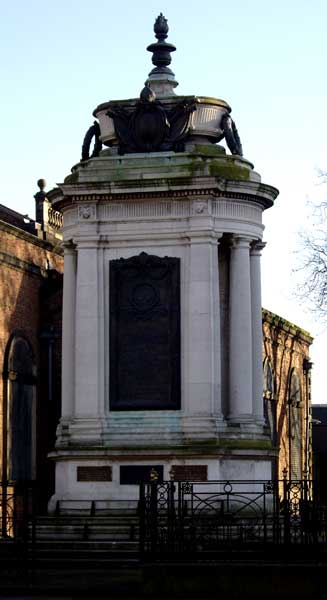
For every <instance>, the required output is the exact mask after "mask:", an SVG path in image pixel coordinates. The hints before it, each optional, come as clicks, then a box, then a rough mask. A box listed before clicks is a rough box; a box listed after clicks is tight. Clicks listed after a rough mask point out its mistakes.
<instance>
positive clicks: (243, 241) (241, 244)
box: [231, 233, 253, 249]
mask: <svg viewBox="0 0 327 600" xmlns="http://www.w3.org/2000/svg"><path fill="white" fill-rule="evenodd" d="M252 242H253V237H251V236H249V235H243V234H241V233H240V234H238V233H234V234H233V235H232V238H231V247H232V248H247V249H249V248H250V244H251V243H252Z"/></svg>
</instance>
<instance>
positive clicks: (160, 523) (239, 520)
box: [139, 479, 327, 559]
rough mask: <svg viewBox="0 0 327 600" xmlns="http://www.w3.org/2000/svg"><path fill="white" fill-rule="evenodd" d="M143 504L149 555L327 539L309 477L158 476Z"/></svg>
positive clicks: (325, 515)
mask: <svg viewBox="0 0 327 600" xmlns="http://www.w3.org/2000/svg"><path fill="white" fill-rule="evenodd" d="M139 510H140V551H141V554H142V556H143V558H145V559H146V557H151V559H153V558H155V557H156V556H157V557H160V558H163V557H164V556H165V555H167V556H169V555H171V554H174V555H177V554H181V555H183V556H186V555H187V554H192V555H194V554H199V553H201V557H202V558H203V557H204V555H205V554H208V553H209V554H210V553H216V552H219V551H226V550H232V551H237V550H244V549H250V548H252V549H256V550H258V549H260V548H263V547H265V548H268V547H270V548H272V547H273V546H276V545H277V546H278V547H280V546H281V545H289V544H292V545H295V544H296V545H306V546H307V545H312V544H320V545H325V544H326V541H327V534H326V532H327V511H326V510H324V509H323V507H320V506H319V505H318V504H317V502H316V501H315V499H314V494H313V486H312V482H311V481H308V480H303V481H302V480H301V481H287V480H286V479H284V480H282V481H207V482H188V481H181V482H175V481H164V482H161V483H159V482H158V481H152V482H151V483H144V484H142V485H141V489H140V504H139Z"/></svg>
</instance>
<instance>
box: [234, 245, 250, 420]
mask: <svg viewBox="0 0 327 600" xmlns="http://www.w3.org/2000/svg"><path fill="white" fill-rule="evenodd" d="M250 242H251V239H250V238H248V237H246V236H241V235H240V236H237V235H235V236H234V238H233V244H232V247H231V260H230V291H229V328H230V338H229V401H230V404H229V420H230V421H231V422H234V423H242V422H244V423H247V422H252V420H253V416H252V316H251V285H250Z"/></svg>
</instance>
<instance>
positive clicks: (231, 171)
mask: <svg viewBox="0 0 327 600" xmlns="http://www.w3.org/2000/svg"><path fill="white" fill-rule="evenodd" d="M209 173H210V175H219V176H220V177H223V178H224V179H236V180H242V181H248V180H249V179H250V171H249V170H248V169H246V168H245V167H240V166H239V165H236V164H235V162H232V161H231V162H230V163H229V164H228V162H227V161H226V162H222V161H220V160H212V161H210V163H209Z"/></svg>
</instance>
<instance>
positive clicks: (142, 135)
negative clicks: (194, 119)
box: [107, 83, 196, 154]
mask: <svg viewBox="0 0 327 600" xmlns="http://www.w3.org/2000/svg"><path fill="white" fill-rule="evenodd" d="M195 110H196V103H195V101H194V100H183V101H182V102H180V103H179V104H178V105H177V106H176V107H175V108H173V109H171V110H168V109H166V108H164V106H163V105H162V104H161V103H160V102H159V100H157V99H156V95H155V93H154V92H153V90H151V88H150V85H149V84H148V83H146V84H145V87H144V88H143V90H142V92H141V95H140V100H139V101H138V103H137V104H136V107H135V109H134V111H133V112H130V111H129V110H126V108H124V107H123V106H119V105H115V104H113V103H112V104H111V105H109V110H108V112H107V115H108V116H109V117H111V118H112V119H113V121H114V125H115V131H116V135H117V138H118V142H119V153H120V154H126V153H129V152H160V151H164V150H174V151H175V152H183V151H184V142H185V139H186V137H187V135H188V133H189V130H190V124H191V115H192V113H193V112H194V111H195Z"/></svg>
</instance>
